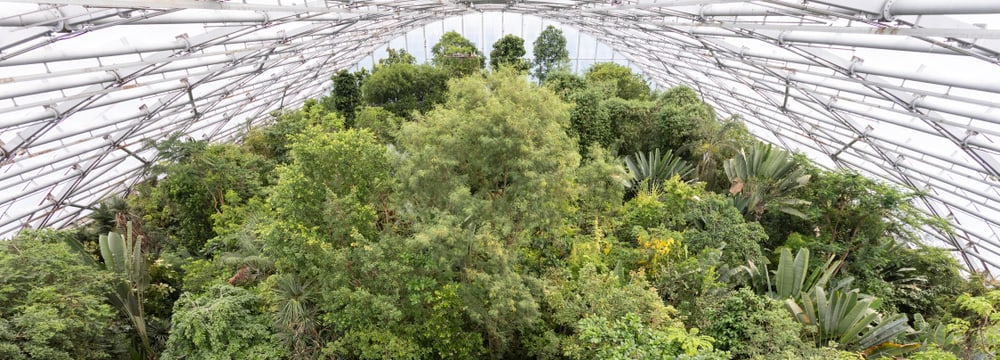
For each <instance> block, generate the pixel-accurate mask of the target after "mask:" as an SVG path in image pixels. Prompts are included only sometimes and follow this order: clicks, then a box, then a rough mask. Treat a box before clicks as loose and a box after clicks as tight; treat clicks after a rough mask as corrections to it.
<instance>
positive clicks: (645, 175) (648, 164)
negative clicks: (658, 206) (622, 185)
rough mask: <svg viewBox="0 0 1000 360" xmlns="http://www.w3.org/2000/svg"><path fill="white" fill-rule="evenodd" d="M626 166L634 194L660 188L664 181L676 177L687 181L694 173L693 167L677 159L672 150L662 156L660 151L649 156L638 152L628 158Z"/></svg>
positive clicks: (629, 183) (655, 151) (654, 151)
mask: <svg viewBox="0 0 1000 360" xmlns="http://www.w3.org/2000/svg"><path fill="white" fill-rule="evenodd" d="M625 166H626V167H627V168H628V175H629V180H628V187H629V190H631V191H632V192H636V191H639V190H640V188H642V187H645V188H646V189H653V188H660V187H662V186H663V182H664V181H666V180H667V179H670V178H673V177H675V176H676V177H680V178H682V179H687V178H688V176H689V175H690V174H691V172H692V171H694V168H693V167H691V165H688V163H687V162H686V161H684V160H681V159H680V158H678V157H675V156H674V154H673V152H672V151H670V150H667V151H666V153H664V154H663V155H660V149H656V150H653V151H650V152H649V155H647V154H644V153H641V152H638V153H635V154H634V155H630V156H627V157H625Z"/></svg>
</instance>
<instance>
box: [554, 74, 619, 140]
mask: <svg viewBox="0 0 1000 360" xmlns="http://www.w3.org/2000/svg"><path fill="white" fill-rule="evenodd" d="M559 81H561V79H556V80H554V82H556V84H554V85H548V86H549V87H550V88H554V87H555V86H558V85H559ZM605 97H606V95H605V93H604V92H603V91H601V90H600V89H597V88H593V87H588V88H585V89H583V90H580V91H577V92H574V93H573V94H572V95H571V96H570V101H572V102H574V103H575V104H576V106H575V107H573V110H572V112H571V113H570V124H571V127H570V134H571V135H572V136H573V137H575V138H577V141H578V142H579V144H580V150H581V153H583V154H584V155H586V153H585V151H584V150H587V149H589V147H590V146H591V145H593V144H596V145H600V146H603V147H608V146H611V144H612V143H613V142H614V140H615V131H614V124H613V123H612V122H611V118H610V117H609V116H608V112H607V110H606V109H604V108H603V107H602V106H601V100H603V99H604V98H605Z"/></svg>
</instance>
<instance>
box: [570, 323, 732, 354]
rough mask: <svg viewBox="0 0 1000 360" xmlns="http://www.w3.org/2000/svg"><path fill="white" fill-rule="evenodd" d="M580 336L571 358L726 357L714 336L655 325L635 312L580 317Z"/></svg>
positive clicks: (694, 330)
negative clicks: (714, 343) (716, 347)
mask: <svg viewBox="0 0 1000 360" xmlns="http://www.w3.org/2000/svg"><path fill="white" fill-rule="evenodd" d="M577 326H578V327H579V328H580V335H579V340H580V343H581V344H582V345H583V346H581V348H582V349H581V350H580V351H578V352H572V353H571V355H570V358H571V359H615V360H625V359H671V358H678V357H676V356H677V355H689V356H693V355H700V356H699V357H698V358H699V359H727V358H728V356H727V354H725V353H719V352H713V351H712V338H711V337H708V336H704V335H698V331H697V329H692V330H691V331H690V332H688V331H686V330H684V328H674V327H669V328H665V329H653V328H649V327H647V326H645V325H644V324H643V323H642V322H641V321H640V320H639V318H638V317H637V316H636V315H635V314H631V313H630V314H627V315H625V316H624V317H623V318H621V319H618V320H614V321H609V320H608V319H605V318H604V317H600V316H593V317H588V318H585V319H582V320H580V322H579V323H578V324H577Z"/></svg>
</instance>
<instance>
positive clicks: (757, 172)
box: [724, 144, 810, 220]
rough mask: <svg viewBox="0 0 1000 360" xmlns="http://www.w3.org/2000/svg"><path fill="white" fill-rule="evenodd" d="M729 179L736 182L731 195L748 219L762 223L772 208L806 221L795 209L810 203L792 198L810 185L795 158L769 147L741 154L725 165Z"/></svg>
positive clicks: (762, 146)
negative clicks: (760, 220)
mask: <svg viewBox="0 0 1000 360" xmlns="http://www.w3.org/2000/svg"><path fill="white" fill-rule="evenodd" d="M724 166H725V169H726V176H728V177H729V179H730V181H732V187H730V188H729V193H730V194H731V195H733V196H734V201H735V203H736V204H737V207H739V208H740V209H741V210H743V213H744V215H746V216H747V217H748V218H753V219H754V220H759V219H760V216H761V215H763V214H764V211H766V210H767V208H768V206H771V207H773V208H775V209H776V210H778V211H781V212H784V213H788V214H792V215H796V216H801V217H806V215H805V214H803V213H802V212H801V211H799V210H797V209H795V208H794V207H793V206H797V205H808V204H809V202H807V201H805V200H801V199H797V198H795V197H792V196H791V195H790V194H791V192H792V191H793V190H795V189H798V188H800V187H803V186H805V185H806V184H808V183H809V178H810V175H808V174H806V173H805V170H804V169H802V168H801V167H800V166H799V164H798V163H797V162H796V161H795V160H793V159H792V158H791V154H789V153H788V152H786V151H784V150H780V149H777V148H775V147H773V146H771V145H769V144H758V145H757V146H754V147H752V148H750V149H749V150H746V149H744V150H741V151H740V153H739V154H737V155H736V157H735V158H732V159H729V160H727V161H726V163H725V165H724Z"/></svg>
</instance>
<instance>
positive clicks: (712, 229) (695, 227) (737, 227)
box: [684, 192, 767, 268]
mask: <svg viewBox="0 0 1000 360" xmlns="http://www.w3.org/2000/svg"><path fill="white" fill-rule="evenodd" d="M687 208H688V210H687V211H686V212H685V214H684V219H685V221H686V223H687V229H686V231H685V232H684V239H685V243H686V244H687V248H688V251H691V252H692V253H699V252H701V251H702V250H703V249H707V248H709V247H717V248H720V249H721V250H722V262H723V263H724V264H726V265H728V266H730V267H734V268H735V267H737V266H740V265H743V264H746V263H747V262H748V261H749V262H758V263H759V262H760V261H761V260H763V259H764V256H763V252H762V249H761V245H760V244H762V243H764V242H765V241H766V240H767V233H766V232H765V231H764V228H763V227H761V226H760V224H759V223H756V222H747V221H745V220H744V219H743V216H742V215H741V214H740V212H739V210H736V208H734V207H733V206H732V204H731V203H730V202H729V201H728V200H727V199H726V198H725V197H723V196H721V195H718V194H714V193H709V192H704V193H703V194H700V195H697V199H694V201H692V202H691V203H690V205H688V207H687Z"/></svg>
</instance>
